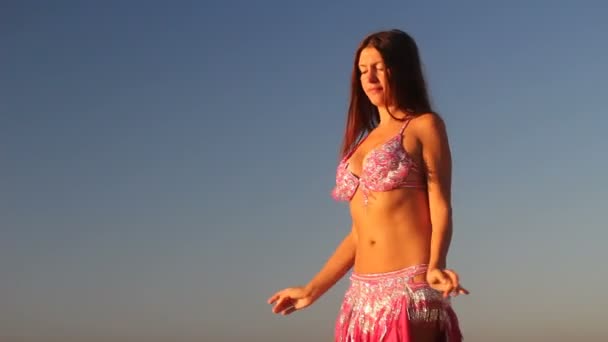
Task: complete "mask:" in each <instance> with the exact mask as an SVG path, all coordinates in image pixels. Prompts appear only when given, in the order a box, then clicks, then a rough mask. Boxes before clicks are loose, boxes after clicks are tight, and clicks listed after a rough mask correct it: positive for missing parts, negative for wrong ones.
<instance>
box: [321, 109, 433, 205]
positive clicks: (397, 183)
mask: <svg viewBox="0 0 608 342" xmlns="http://www.w3.org/2000/svg"><path fill="white" fill-rule="evenodd" d="M409 121H410V119H407V121H406V122H405V123H404V124H403V126H402V127H401V130H399V133H398V134H395V136H393V137H392V138H390V139H389V140H387V141H386V142H384V143H383V144H381V145H380V146H378V147H376V148H374V149H373V150H371V151H370V152H369V153H368V154H367V155H366V156H365V157H364V158H363V167H362V170H361V175H360V176H357V175H355V174H354V173H352V172H351V171H350V169H349V168H348V165H349V158H350V157H351V156H352V154H353V153H354V152H355V150H356V149H357V147H359V146H360V145H361V143H362V142H363V141H364V140H365V138H364V139H362V140H361V142H359V143H358V144H357V146H355V148H353V149H352V150H351V152H350V153H348V154H347V155H346V156H344V158H343V159H342V160H341V161H340V163H339V165H338V168H337V171H336V186H335V187H334V189H333V190H332V192H331V195H332V197H333V198H334V199H335V200H337V201H350V200H351V199H352V198H353V196H354V195H355V192H356V191H357V188H358V187H359V186H361V190H362V192H363V196H364V197H363V198H364V202H365V204H367V201H368V196H369V192H370V191H377V192H380V191H389V190H393V189H397V188H425V187H426V183H425V179H424V177H423V174H422V172H421V168H420V167H419V166H418V165H417V164H416V162H415V161H414V160H413V159H412V157H411V156H410V155H409V154H408V152H407V151H406V150H405V148H403V140H402V139H403V131H404V130H405V127H406V126H407V124H408V123H409ZM366 138H367V137H366Z"/></svg>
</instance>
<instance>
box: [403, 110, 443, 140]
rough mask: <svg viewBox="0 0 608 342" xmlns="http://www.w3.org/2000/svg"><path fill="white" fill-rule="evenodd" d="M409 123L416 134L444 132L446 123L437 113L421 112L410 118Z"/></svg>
mask: <svg viewBox="0 0 608 342" xmlns="http://www.w3.org/2000/svg"><path fill="white" fill-rule="evenodd" d="M411 125H412V126H413V127H412V128H414V130H415V131H416V133H418V134H422V135H428V134H431V135H437V134H445V132H446V124H445V121H444V120H443V118H442V117H441V116H439V114H436V113H423V114H419V115H417V116H416V117H415V118H414V119H412V122H411Z"/></svg>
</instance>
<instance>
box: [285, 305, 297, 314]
mask: <svg viewBox="0 0 608 342" xmlns="http://www.w3.org/2000/svg"><path fill="white" fill-rule="evenodd" d="M296 310H297V309H296V308H295V307H293V306H292V307H290V308H289V309H287V310H285V311H283V316H287V315H289V314H290V313H292V312H294V311H296Z"/></svg>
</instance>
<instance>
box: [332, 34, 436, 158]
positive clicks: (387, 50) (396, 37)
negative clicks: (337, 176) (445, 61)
mask: <svg viewBox="0 0 608 342" xmlns="http://www.w3.org/2000/svg"><path fill="white" fill-rule="evenodd" d="M367 47H373V48H375V49H376V50H378V52H379V53H380V55H381V56H382V58H383V60H384V64H385V65H386V68H387V69H388V73H387V75H388V76H387V77H388V85H389V87H388V88H389V89H388V91H389V92H390V93H389V94H387V95H388V98H389V99H391V100H392V101H394V104H395V106H396V107H397V108H398V109H401V110H403V111H406V112H408V113H410V114H412V115H416V114H422V113H429V112H433V110H432V108H431V103H430V100H429V95H428V91H427V85H426V81H425V79H424V75H423V71H422V63H421V61H420V55H419V52H418V46H417V44H416V42H415V41H414V39H413V38H412V37H411V36H410V35H408V34H407V33H405V32H403V31H401V30H396V29H395V30H389V31H380V32H376V33H373V34H370V35H368V36H367V37H365V38H364V39H363V40H362V41H361V43H360V44H359V46H358V48H357V51H356V53H355V59H354V63H353V69H352V76H351V94H350V105H349V108H348V116H347V120H346V129H345V132H344V138H343V141H342V147H341V150H340V153H341V155H342V156H344V155H345V154H347V153H348V152H349V151H350V150H351V149H352V147H353V146H354V145H355V144H356V143H357V142H358V141H359V140H360V139H361V138H362V137H363V136H364V135H365V134H366V133H367V132H369V131H371V130H372V129H374V128H375V127H376V126H377V125H378V123H379V121H380V115H379V113H378V109H377V108H376V107H375V106H374V105H373V104H372V103H371V102H370V100H369V99H368V97H367V95H365V92H364V91H363V87H362V86H361V72H360V71H359V68H358V64H359V55H360V54H361V50H363V49H364V48H367ZM389 114H390V113H389ZM390 115H391V116H392V117H393V118H395V117H394V116H393V115H392V114H390ZM395 119H397V120H400V119H399V118H395Z"/></svg>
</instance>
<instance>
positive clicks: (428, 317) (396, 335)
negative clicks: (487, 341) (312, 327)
mask: <svg viewBox="0 0 608 342" xmlns="http://www.w3.org/2000/svg"><path fill="white" fill-rule="evenodd" d="M426 269H427V266H426V265H416V266H412V267H408V268H405V269H402V270H398V271H394V272H388V273H380V274H366V275H360V274H353V275H351V277H350V280H351V285H350V287H349V288H348V290H347V291H346V294H345V296H344V300H343V302H342V306H341V308H340V313H339V315H338V318H337V320H336V325H335V342H364V341H367V342H372V341H373V342H380V341H382V342H392V341H401V342H407V341H410V338H409V336H410V330H411V326H412V325H413V324H426V323H429V324H436V326H437V327H438V328H440V329H441V331H442V333H444V334H445V337H446V339H445V341H450V342H460V341H461V339H462V336H461V333H460V328H459V327H458V320H457V317H456V314H455V313H454V311H453V310H452V308H451V306H450V300H449V298H447V299H446V298H443V297H442V294H441V293H440V292H438V291H436V290H434V289H432V288H431V287H430V286H428V284H427V283H425V282H416V283H414V282H413V278H414V277H415V276H416V275H419V274H424V273H425V272H426Z"/></svg>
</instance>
